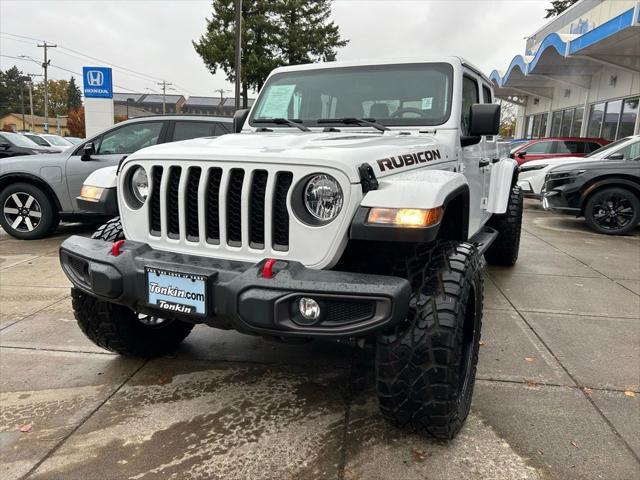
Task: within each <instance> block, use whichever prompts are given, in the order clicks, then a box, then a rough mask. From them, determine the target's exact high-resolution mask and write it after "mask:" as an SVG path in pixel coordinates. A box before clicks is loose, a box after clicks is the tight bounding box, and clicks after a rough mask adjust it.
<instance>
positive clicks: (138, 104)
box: [113, 92, 186, 118]
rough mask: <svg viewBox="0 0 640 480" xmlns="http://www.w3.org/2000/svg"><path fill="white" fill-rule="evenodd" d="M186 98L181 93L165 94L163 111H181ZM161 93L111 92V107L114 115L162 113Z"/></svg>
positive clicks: (130, 115)
mask: <svg viewBox="0 0 640 480" xmlns="http://www.w3.org/2000/svg"><path fill="white" fill-rule="evenodd" d="M185 101H186V99H185V98H184V96H183V95H165V96H164V103H165V113H167V114H174V115H175V114H176V113H182V106H183V105H184V103H185ZM162 103H163V98H162V94H156V93H126V92H124V93H123V92H115V93H114V94H113V108H114V113H115V114H116V116H127V113H126V112H127V108H128V109H129V117H130V118H132V117H139V116H142V115H150V114H162Z"/></svg>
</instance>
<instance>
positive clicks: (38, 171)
mask: <svg viewBox="0 0 640 480" xmlns="http://www.w3.org/2000/svg"><path fill="white" fill-rule="evenodd" d="M231 130H232V119H231V118H224V117H204V116H203V117H199V116H186V115H173V116H162V115H160V116H149V117H140V118H136V119H132V120H127V121H125V122H122V123H119V124H117V125H116V126H114V127H113V128H111V129H109V130H106V131H104V132H102V133H100V134H98V135H95V136H94V137H92V138H89V139H87V140H86V141H84V142H82V143H80V144H78V145H76V146H74V147H72V148H69V149H67V150H65V151H64V152H60V153H56V154H50V155H27V156H21V157H15V158H7V159H3V160H2V162H0V208H2V212H1V214H0V225H1V226H2V228H3V229H4V230H5V231H6V232H7V233H9V234H10V235H12V236H14V237H16V238H22V239H27V240H32V239H36V238H42V237H44V236H45V235H47V234H49V233H51V232H53V231H54V230H55V229H56V227H57V226H58V223H59V222H60V220H73V221H80V220H83V219H85V220H86V219H89V218H91V219H93V220H95V219H96V214H95V213H89V212H84V211H83V210H82V207H81V206H80V205H79V204H78V202H77V200H76V197H78V195H79V194H80V189H81V187H82V183H83V182H84V180H85V179H86V178H87V176H89V174H90V173H91V172H93V171H94V170H97V169H99V168H103V167H107V166H110V165H117V164H118V163H119V162H120V161H121V160H122V159H123V158H125V157H126V156H127V155H129V154H131V153H133V152H135V151H137V150H140V149H141V148H144V147H148V146H151V145H156V144H159V143H166V142H173V141H177V140H186V139H190V138H196V137H212V136H218V135H222V134H225V133H229V132H230V131H231Z"/></svg>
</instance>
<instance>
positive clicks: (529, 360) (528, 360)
mask: <svg viewBox="0 0 640 480" xmlns="http://www.w3.org/2000/svg"><path fill="white" fill-rule="evenodd" d="M524 359H525V360H526V361H527V362H533V360H534V359H533V358H531V357H524Z"/></svg>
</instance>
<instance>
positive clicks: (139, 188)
mask: <svg viewBox="0 0 640 480" xmlns="http://www.w3.org/2000/svg"><path fill="white" fill-rule="evenodd" d="M129 178H130V179H131V180H130V182H131V193H133V196H134V197H135V199H136V200H138V201H139V202H140V203H144V202H145V200H146V199H147V196H148V195H149V177H147V172H146V171H145V169H144V168H142V167H135V169H134V171H133V172H131V175H129Z"/></svg>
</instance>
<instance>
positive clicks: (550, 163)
mask: <svg viewBox="0 0 640 480" xmlns="http://www.w3.org/2000/svg"><path fill="white" fill-rule="evenodd" d="M638 155H640V135H632V136H631V137H625V138H621V139H620V140H618V141H617V142H613V143H610V144H609V145H605V146H604V147H601V148H599V149H598V150H596V151H594V152H591V153H590V154H588V155H587V156H585V157H561V158H543V159H540V160H532V161H530V162H527V163H525V164H524V165H522V166H521V167H520V168H519V169H518V171H519V174H518V186H520V188H521V189H522V193H523V194H524V196H525V197H531V198H538V199H540V198H541V197H542V186H543V185H544V177H545V176H546V175H547V173H549V171H550V170H551V169H553V168H555V167H558V166H560V165H567V164H569V163H574V162H584V161H597V160H629V159H631V158H635V157H637V156H638Z"/></svg>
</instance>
